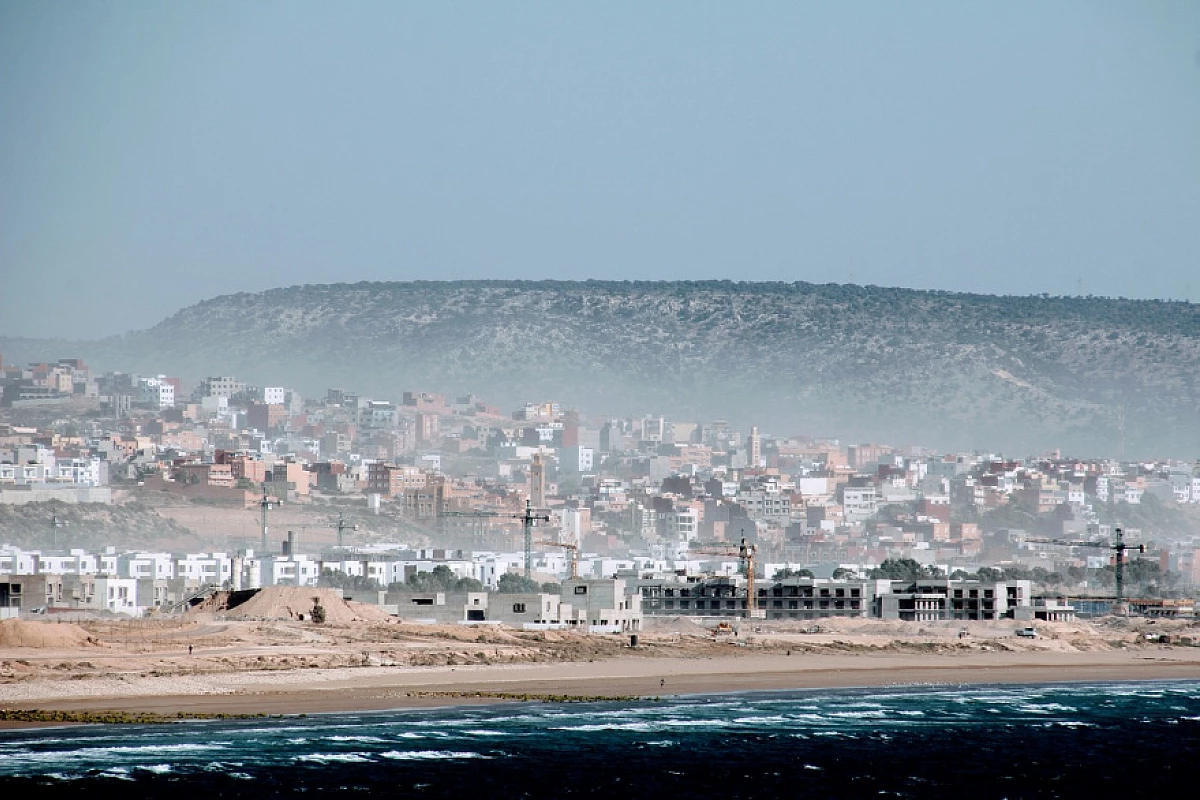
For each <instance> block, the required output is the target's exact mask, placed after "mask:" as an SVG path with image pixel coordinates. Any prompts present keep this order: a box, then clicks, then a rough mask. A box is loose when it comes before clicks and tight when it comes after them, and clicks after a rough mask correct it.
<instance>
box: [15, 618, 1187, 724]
mask: <svg viewBox="0 0 1200 800" xmlns="http://www.w3.org/2000/svg"><path fill="white" fill-rule="evenodd" d="M4 624H5V625H6V626H7V627H6V628H5V629H4V630H6V631H7V632H8V633H7V635H8V639H7V641H0V709H6V710H16V709H20V710H30V709H37V710H43V711H76V712H99V711H121V712H129V713H155V714H164V715H170V714H175V713H178V712H185V713H194V714H258V713H263V714H302V713H305V714H307V713H321V712H354V711H373V710H385V709H392V708H411V707H432V706H444V705H451V704H458V703H468V702H469V703H484V702H504V701H505V700H506V699H513V698H521V697H529V698H531V699H533V698H542V697H548V696H555V697H588V698H599V697H610V698H628V697H641V698H655V697H663V696H671V695H691V694H707V693H722V692H742V691H765V690H785V689H821V688H846V687H886V686H911V685H955V684H989V683H995V684H1004V683H1043V682H1059V681H1126V680H1200V647H1196V646H1192V645H1191V641H1192V639H1191V638H1190V637H1188V636H1183V635H1181V634H1183V633H1188V632H1189V631H1190V626H1185V625H1182V624H1175V625H1174V627H1169V626H1167V625H1165V624H1161V623H1160V624H1158V625H1157V627H1150V626H1151V625H1154V623H1149V624H1146V623H1141V624H1135V623H1130V622H1128V621H1120V622H1119V623H1113V624H1112V625H1109V626H1107V627H1096V626H1091V625H1087V624H1083V623H1069V624H1068V623H1063V624H1058V625H1052V626H1042V630H1043V632H1044V634H1045V635H1044V636H1041V637H1039V638H1038V639H1035V640H1024V639H1020V638H1018V637H1015V635H1014V631H1013V626H1012V624H1011V623H972V624H971V625H969V626H962V625H959V624H953V625H952V624H949V623H946V624H937V623H934V624H926V625H923V626H918V625H915V624H909V623H863V622H859V623H851V622H849V621H845V622H843V623H842V624H840V625H839V624H831V625H829V626H827V628H828V630H825V631H823V632H821V633H819V634H816V635H813V634H806V633H798V632H796V631H794V630H788V629H770V630H764V629H753V630H751V629H747V630H746V631H744V632H743V635H742V636H741V637H738V638H729V637H717V636H713V635H711V634H710V633H709V632H708V631H705V630H699V629H696V626H694V625H692V624H691V623H690V622H687V621H684V622H682V623H679V624H676V625H674V626H672V625H670V624H663V623H659V624H658V625H657V629H656V630H652V631H647V632H646V633H645V634H643V636H642V637H641V638H642V643H641V644H640V645H639V647H638V648H636V649H634V648H630V647H629V646H628V643H627V640H626V639H625V638H624V637H612V636H599V635H597V636H588V635H585V634H575V633H559V632H536V633H535V632H522V631H510V630H498V629H491V630H487V631H480V630H478V629H470V628H462V627H450V626H444V627H440V628H435V627H432V626H430V627H420V626H411V625H407V626H401V625H395V624H371V625H367V624H350V623H348V624H346V625H344V626H340V627H339V626H326V627H324V628H316V627H315V626H311V625H299V624H296V623H283V622H279V621H274V622H271V623H265V622H263V621H245V622H230V621H214V620H190V621H188V622H186V623H172V624H167V623H161V624H158V625H157V626H149V625H145V624H143V625H141V626H126V627H124V628H122V627H120V626H119V625H114V624H107V627H106V626H105V625H99V624H93V625H87V624H80V625H50V624H48V623H40V624H41V625H42V626H43V627H41V628H38V627H36V625H37V624H36V623H24V626H25V627H22V628H20V629H19V630H18V629H17V628H16V627H15V626H12V625H11V624H9V623H4ZM30 625H34V626H35V627H29V626H30ZM1147 630H1149V631H1153V633H1152V634H1148V633H1146V631H1147ZM1167 630H1171V631H1173V634H1170V635H1168V637H1167V643H1164V642H1163V641H1161V640H1160V637H1161V636H1162V632H1165V631H1167ZM17 634H20V635H21V636H24V638H23V639H22V638H18V637H17ZM14 642H15V643H16V645H17V646H13V644H14ZM1172 642H1173V643H1172ZM1181 642H1186V644H1182V643H1181ZM479 695H482V696H479ZM2 724H4V725H16V724H20V723H2Z"/></svg>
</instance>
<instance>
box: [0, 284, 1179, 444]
mask: <svg viewBox="0 0 1200 800" xmlns="http://www.w3.org/2000/svg"><path fill="white" fill-rule="evenodd" d="M63 344H64V343H61V342H59V343H56V345H57V346H58V347H59V348H61V347H62V346H63ZM20 345H21V346H20V348H19V349H20V350H21V352H22V353H32V352H33V351H34V350H36V349H37V348H36V345H37V343H30V342H21V343H20ZM9 346H10V342H0V347H9ZM77 349H78V350H79V351H80V353H79V354H80V355H82V356H84V357H85V358H88V359H89V360H90V361H93V362H94V363H95V366H98V367H101V368H109V369H126V370H134V371H155V372H161V371H168V372H171V373H173V374H180V375H182V376H184V377H185V378H189V379H195V378H197V377H200V376H203V375H209V374H236V375H239V376H242V377H245V378H247V379H249V380H252V381H254V382H256V383H265V384H286V385H289V386H295V387H297V388H300V389H301V390H302V391H305V392H306V393H311V394H316V393H320V392H323V391H324V389H325V388H326V387H329V386H345V387H346V388H351V389H355V390H358V391H360V392H362V393H365V394H372V395H375V396H380V397H396V398H398V397H399V394H400V393H401V392H402V391H404V390H406V389H423V390H429V391H443V392H448V393H466V392H475V393H476V394H479V395H481V396H483V397H485V398H486V399H488V400H489V401H491V402H496V403H502V404H515V403H519V402H523V401H525V400H533V399H542V398H553V399H556V400H559V401H560V402H562V403H564V404H567V405H570V406H573V407H577V408H580V409H581V410H584V411H586V412H589V413H644V412H653V413H667V414H673V415H676V416H679V417H683V418H688V417H695V418H701V419H712V418H722V419H728V420H730V421H734V422H737V423H740V424H749V423H751V422H755V423H757V424H759V425H768V426H770V427H771V428H772V429H773V430H775V431H777V432H780V433H793V432H794V433H808V434H814V435H833V436H843V437H849V438H857V439H880V440H886V441H891V442H897V443H902V442H911V443H919V444H929V445H930V446H934V447H944V448H991V449H1005V450H1010V451H1015V450H1019V449H1023V450H1025V451H1027V452H1033V451H1037V450H1046V449H1049V448H1054V447H1059V448H1062V449H1063V450H1064V451H1068V452H1075V453H1080V454H1088V455H1117V454H1118V449H1119V447H1120V446H1121V443H1122V441H1123V442H1124V445H1125V447H1126V448H1127V450H1128V453H1129V454H1130V455H1133V454H1136V453H1139V452H1146V453H1149V452H1152V451H1153V452H1156V453H1159V454H1164V455H1176V456H1180V457H1195V455H1196V454H1197V453H1198V452H1200V424H1198V423H1200V403H1198V397H1200V394H1198V393H1197V385H1196V381H1197V377H1196V376H1197V374H1198V373H1200V369H1198V368H1200V306H1196V305H1194V304H1190V303H1184V302H1167V301H1155V300H1125V299H1112V298H1095V297H1085V298H1073V297H1051V296H1046V295H1042V296H1034V297H1005V296H991V295H974V294H960V293H952V292H942V291H921V290H912V289H894V288H883V287H875V286H866V287H864V286H853V285H841V284H824V285H816V284H808V283H743V282H732V281H664V282H658V281H656V282H617V281H582V282H564V281H447V282H434V281H415V282H391V283H354V284H323V285H305V286H292V287H286V288H280V289H272V290H268V291H264V292H257V293H241V294H232V295H225V296H221V297H215V298H212V299H210V300H206V301H203V302H201V303H197V304H196V305H193V306H190V307H188V308H185V309H182V310H181V311H179V312H178V313H176V314H174V315H172V316H171V317H169V318H167V319H165V320H163V321H162V322H160V323H158V324H157V325H155V326H153V327H151V328H149V329H147V330H143V331H138V332H135V333H131V334H127V335H125V336H121V337H112V338H109V339H105V340H101V341H98V342H94V343H85V344H80V345H77ZM12 355H15V353H14V354H11V355H10V353H9V352H7V351H6V352H5V357H6V360H8V361H13V360H15V359H14V358H13V357H12ZM62 355H66V353H62V352H59V351H57V350H56V351H55V352H54V353H44V354H43V355H42V356H41V357H51V356H55V357H58V356H62ZM1122 416H1123V419H1124V423H1123V431H1122V430H1121V429H1120V428H1121V423H1120V419H1121V417H1122Z"/></svg>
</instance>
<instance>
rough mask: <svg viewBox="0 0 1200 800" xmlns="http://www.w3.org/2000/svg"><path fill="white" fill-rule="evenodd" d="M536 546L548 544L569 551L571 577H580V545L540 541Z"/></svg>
mask: <svg viewBox="0 0 1200 800" xmlns="http://www.w3.org/2000/svg"><path fill="white" fill-rule="evenodd" d="M534 544H546V545H550V546H551V547H562V548H565V549H567V550H569V551H570V552H571V577H572V578H578V577H579V545H577V544H571V543H569V542H550V541H545V540H540V539H539V540H538V541H536V542H534Z"/></svg>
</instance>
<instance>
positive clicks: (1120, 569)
mask: <svg viewBox="0 0 1200 800" xmlns="http://www.w3.org/2000/svg"><path fill="white" fill-rule="evenodd" d="M1024 541H1026V542H1038V543H1040V544H1057V545H1060V546H1062V547H1099V548H1102V549H1104V550H1112V551H1114V552H1115V553H1116V554H1117V555H1116V558H1115V559H1114V562H1115V563H1114V564H1113V571H1114V573H1115V574H1116V579H1117V605H1118V606H1119V605H1121V604H1122V603H1123V602H1125V551H1126V550H1133V551H1135V552H1137V553H1144V552H1146V545H1144V544H1128V543H1127V542H1126V541H1125V532H1124V531H1122V530H1121V529H1120V528H1115V529H1114V530H1113V541H1111V542H1110V541H1108V540H1107V539H1100V540H1096V541H1075V540H1072V539H1042V538H1027V539H1025V540H1024Z"/></svg>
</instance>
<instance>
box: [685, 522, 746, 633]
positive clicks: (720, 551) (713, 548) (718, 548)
mask: <svg viewBox="0 0 1200 800" xmlns="http://www.w3.org/2000/svg"><path fill="white" fill-rule="evenodd" d="M756 549H757V548H756V547H755V546H754V545H752V544H747V542H746V538H745V537H744V536H743V537H742V542H741V544H724V543H721V542H714V543H712V544H706V545H704V546H703V547H702V548H701V549H699V550H691V551H690V552H693V553H703V554H705V555H711V556H732V555H736V556H737V557H738V562H739V563H738V568H739V569H740V570H741V572H742V574H743V575H745V576H746V618H747V619H752V618H754V617H759V616H761V614H760V613H759V611H758V595H757V593H756V592H755V591H754V554H755V550H756Z"/></svg>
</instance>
